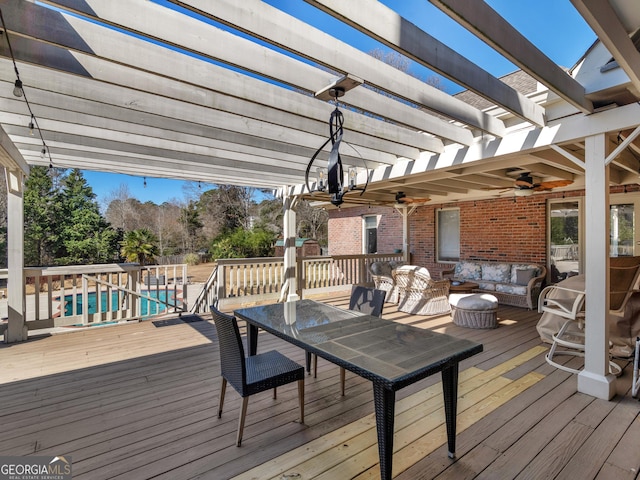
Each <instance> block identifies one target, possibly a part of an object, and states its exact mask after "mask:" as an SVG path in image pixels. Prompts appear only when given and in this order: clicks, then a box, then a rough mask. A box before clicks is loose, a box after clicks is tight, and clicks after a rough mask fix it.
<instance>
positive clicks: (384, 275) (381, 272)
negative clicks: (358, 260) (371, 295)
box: [369, 260, 404, 303]
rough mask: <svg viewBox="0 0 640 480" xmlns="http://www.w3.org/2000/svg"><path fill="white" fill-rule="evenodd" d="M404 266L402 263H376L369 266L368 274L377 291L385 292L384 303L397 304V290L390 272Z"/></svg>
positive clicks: (393, 261)
mask: <svg viewBox="0 0 640 480" xmlns="http://www.w3.org/2000/svg"><path fill="white" fill-rule="evenodd" d="M402 265H404V262H402V261H395V260H392V261H378V262H373V263H371V265H369V273H370V274H371V278H372V280H373V284H374V285H375V287H376V289H377V290H383V291H385V292H387V296H386V301H387V302H390V303H398V289H397V288H396V282H395V280H394V279H393V275H392V273H391V272H392V271H393V269H395V268H398V267H401V266H402Z"/></svg>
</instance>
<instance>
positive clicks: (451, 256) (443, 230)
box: [436, 208, 460, 262]
mask: <svg viewBox="0 0 640 480" xmlns="http://www.w3.org/2000/svg"><path fill="white" fill-rule="evenodd" d="M436 235H437V243H436V255H437V260H438V262H457V261H458V260H460V209H458V208H443V209H439V210H436Z"/></svg>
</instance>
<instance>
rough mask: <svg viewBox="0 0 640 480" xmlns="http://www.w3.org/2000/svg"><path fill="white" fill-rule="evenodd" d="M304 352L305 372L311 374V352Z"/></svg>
mask: <svg viewBox="0 0 640 480" xmlns="http://www.w3.org/2000/svg"><path fill="white" fill-rule="evenodd" d="M305 353H306V361H307V373H308V374H311V352H305Z"/></svg>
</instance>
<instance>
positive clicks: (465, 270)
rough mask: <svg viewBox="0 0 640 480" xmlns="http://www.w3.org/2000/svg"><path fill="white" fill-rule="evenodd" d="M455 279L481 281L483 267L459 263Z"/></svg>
mask: <svg viewBox="0 0 640 480" xmlns="http://www.w3.org/2000/svg"><path fill="white" fill-rule="evenodd" d="M453 278H461V279H462V278H463V279H465V280H480V279H481V278H482V267H481V266H480V264H479V263H475V262H458V263H456V268H455V270H454V272H453Z"/></svg>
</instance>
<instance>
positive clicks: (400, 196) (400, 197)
mask: <svg viewBox="0 0 640 480" xmlns="http://www.w3.org/2000/svg"><path fill="white" fill-rule="evenodd" d="M429 200H431V199H430V198H429V197H424V198H414V197H407V195H406V194H405V193H404V192H398V193H396V203H399V204H409V203H426V202H428V201H429Z"/></svg>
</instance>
